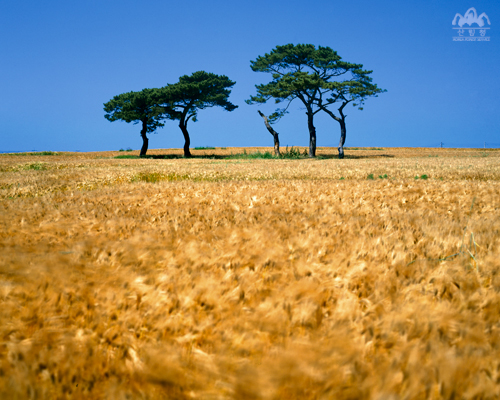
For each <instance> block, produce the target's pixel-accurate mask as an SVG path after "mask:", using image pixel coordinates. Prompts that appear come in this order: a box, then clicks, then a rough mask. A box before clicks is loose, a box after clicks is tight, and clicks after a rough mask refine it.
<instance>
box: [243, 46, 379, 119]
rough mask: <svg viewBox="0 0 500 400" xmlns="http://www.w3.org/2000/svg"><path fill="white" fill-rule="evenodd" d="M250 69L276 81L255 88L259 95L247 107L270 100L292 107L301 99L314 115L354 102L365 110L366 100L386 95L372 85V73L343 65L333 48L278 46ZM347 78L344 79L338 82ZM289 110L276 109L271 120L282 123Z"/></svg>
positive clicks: (351, 65) (343, 62) (357, 67)
mask: <svg viewBox="0 0 500 400" xmlns="http://www.w3.org/2000/svg"><path fill="white" fill-rule="evenodd" d="M250 66H251V68H252V70H253V71H255V72H268V73H271V74H272V77H273V80H272V81H271V82H270V83H267V84H261V85H256V88H257V95H256V96H250V99H249V100H247V101H246V102H247V103H248V104H253V103H265V102H266V101H267V100H269V99H270V98H274V99H275V102H276V103H281V102H283V101H288V102H289V103H290V102H291V101H293V100H294V99H295V98H298V99H299V100H300V101H302V103H304V105H305V106H306V108H311V110H310V112H312V113H314V114H315V113H316V112H318V111H319V110H320V109H322V110H326V109H327V108H328V106H330V105H331V104H333V103H336V102H337V101H341V102H347V103H348V102H351V101H354V102H356V104H355V105H356V106H358V107H359V108H362V107H361V106H362V105H363V102H364V99H365V98H366V97H369V96H376V95H377V94H378V93H382V92H384V91H385V90H382V89H380V88H378V87H377V85H375V84H372V83H371V81H372V79H371V77H370V76H369V75H370V74H371V73H372V71H367V70H363V65H362V64H353V63H349V62H345V61H342V58H341V57H340V56H339V55H338V54H337V52H336V51H334V50H332V49H331V48H330V47H322V46H318V48H316V47H315V46H314V45H312V44H298V45H293V44H287V45H284V46H276V48H275V49H273V50H272V51H271V52H270V53H266V54H265V55H264V56H259V57H258V58H257V59H256V60H255V61H251V62H250ZM344 75H345V77H344V79H340V78H339V77H341V76H344ZM287 108H288V106H287V107H286V108H284V109H277V110H276V112H275V113H274V114H273V115H272V116H271V117H270V120H273V119H274V120H276V119H279V118H280V117H281V116H283V115H284V114H285V113H286V109H287ZM308 111H309V110H308Z"/></svg>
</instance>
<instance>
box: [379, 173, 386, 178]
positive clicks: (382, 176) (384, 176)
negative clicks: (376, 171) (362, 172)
mask: <svg viewBox="0 0 500 400" xmlns="http://www.w3.org/2000/svg"><path fill="white" fill-rule="evenodd" d="M378 177H379V179H387V174H384V175H379V176H378Z"/></svg>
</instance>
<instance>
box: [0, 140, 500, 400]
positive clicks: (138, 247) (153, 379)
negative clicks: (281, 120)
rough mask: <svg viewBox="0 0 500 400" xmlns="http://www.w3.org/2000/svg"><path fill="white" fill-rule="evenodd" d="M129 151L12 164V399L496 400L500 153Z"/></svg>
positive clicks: (0, 276) (5, 354)
mask: <svg viewBox="0 0 500 400" xmlns="http://www.w3.org/2000/svg"><path fill="white" fill-rule="evenodd" d="M265 150H269V149H265ZM166 152H167V151H162V152H160V151H158V153H162V154H164V153H166ZM172 152H173V151H172ZM202 152H203V151H193V153H194V154H198V153H202ZM205 152H206V153H208V154H213V153H217V154H219V155H222V154H223V153H228V154H229V153H231V152H233V153H236V152H241V149H227V150H219V149H217V150H208V151H205ZM248 152H251V150H248ZM153 153H154V152H153ZM118 154H119V153H118V152H109V153H80V154H74V153H70V154H61V155H54V156H10V155H8V156H7V155H4V156H0V171H1V172H0V199H1V200H0V251H1V254H2V256H1V257H0V306H1V307H0V398H5V399H7V398H8V399H16V398H19V399H24V398H62V399H63V398H71V399H81V398H102V399H105V398H129V399H135V398H138V399H157V398H176V399H190V398H200V399H327V398H334V399H400V398H401V399H452V398H455V399H458V398H464V399H488V398H491V399H493V398H498V397H499V396H500V323H499V318H498V316H499V312H500V273H499V272H500V235H499V233H500V196H499V194H500V162H499V161H500V152H498V151H477V150H438V149H383V150H370V151H367V150H349V149H348V150H347V155H348V156H349V157H350V158H347V159H345V160H342V161H341V160H337V159H333V158H331V157H332V156H333V155H334V154H335V150H329V149H320V151H319V155H322V156H323V158H322V159H318V160H307V159H304V160H234V159H209V158H195V159H191V160H184V159H174V160H172V159H165V160H153V159H137V160H127V159H114V158H112V157H114V156H116V155H118ZM355 157H357V158H355ZM33 165H36V166H33ZM370 174H371V175H373V176H374V178H375V179H373V180H371V179H367V177H368V175H370ZM385 175H387V178H385V177H384V176H385ZM423 175H426V176H427V177H428V179H420V177H422V176H423ZM379 176H381V177H382V178H379ZM416 176H418V177H419V179H415V177H416ZM341 178H344V179H341ZM473 199H475V200H474V205H473V207H472V208H471V205H472V202H473ZM448 256H451V257H448ZM446 257H448V258H446Z"/></svg>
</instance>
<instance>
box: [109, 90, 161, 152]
mask: <svg viewBox="0 0 500 400" xmlns="http://www.w3.org/2000/svg"><path fill="white" fill-rule="evenodd" d="M159 100H160V91H159V90H158V89H143V90H141V91H140V92H128V93H122V94H119V95H116V96H115V97H113V98H112V99H111V100H110V101H108V102H107V103H104V111H105V112H106V114H105V115H104V117H105V118H106V119H107V120H108V121H111V122H113V121H118V120H122V121H125V122H127V123H128V122H133V123H134V124H137V123H139V122H141V123H142V128H141V137H142V140H143V144H142V148H141V153H140V155H141V156H144V155H146V152H147V150H148V143H149V140H148V137H147V135H146V134H147V133H150V132H154V131H155V130H156V129H157V128H159V127H162V126H164V124H163V123H162V120H163V119H164V113H165V111H166V106H165V104H163V107H160V106H159Z"/></svg>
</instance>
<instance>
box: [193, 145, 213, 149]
mask: <svg viewBox="0 0 500 400" xmlns="http://www.w3.org/2000/svg"><path fill="white" fill-rule="evenodd" d="M194 149H195V150H215V147H210V146H207V147H195V148H194Z"/></svg>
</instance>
